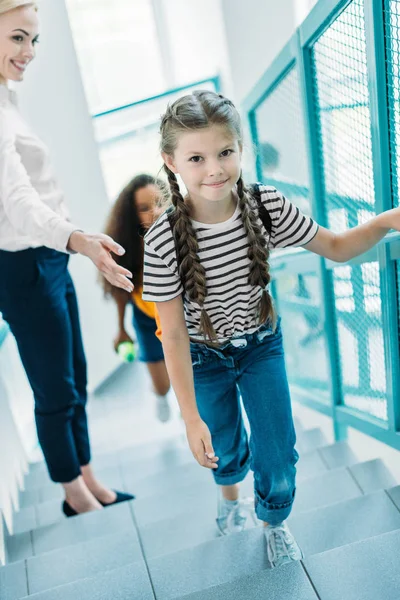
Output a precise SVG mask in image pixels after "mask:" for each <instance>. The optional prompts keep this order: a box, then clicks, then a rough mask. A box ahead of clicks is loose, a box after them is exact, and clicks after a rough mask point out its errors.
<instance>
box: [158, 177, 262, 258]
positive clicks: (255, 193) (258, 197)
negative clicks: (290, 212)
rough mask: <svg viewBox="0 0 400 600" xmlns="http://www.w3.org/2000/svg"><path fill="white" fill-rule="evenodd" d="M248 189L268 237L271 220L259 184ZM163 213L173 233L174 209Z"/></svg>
mask: <svg viewBox="0 0 400 600" xmlns="http://www.w3.org/2000/svg"><path fill="white" fill-rule="evenodd" d="M249 188H250V191H251V194H252V196H253V198H254V199H255V201H256V202H257V208H258V216H259V217H260V220H261V222H262V224H263V225H264V228H265V231H266V232H267V233H268V235H269V236H270V235H271V233H272V219H271V215H270V214H269V212H268V210H267V209H266V208H265V206H264V204H263V203H262V200H261V192H260V188H259V184H258V183H253V185H250V186H249ZM165 212H166V213H167V217H168V221H169V225H170V227H171V230H172V231H173V230H174V223H175V219H174V217H175V214H174V213H175V207H174V206H169V207H168V208H167V210H166V211H165ZM177 260H178V256H177ZM178 267H179V262H178Z"/></svg>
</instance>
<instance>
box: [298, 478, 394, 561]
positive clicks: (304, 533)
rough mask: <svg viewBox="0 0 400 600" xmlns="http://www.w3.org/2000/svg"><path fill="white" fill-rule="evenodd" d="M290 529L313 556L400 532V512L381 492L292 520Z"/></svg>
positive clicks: (304, 550)
mask: <svg viewBox="0 0 400 600" xmlns="http://www.w3.org/2000/svg"><path fill="white" fill-rule="evenodd" d="M288 525H289V527H290V530H291V531H292V533H293V535H294V536H295V538H296V540H297V542H298V543H299V544H300V546H301V548H302V550H303V553H304V555H305V556H310V555H312V554H317V553H320V552H326V551H327V550H331V549H332V548H337V547H340V546H344V545H346V544H351V543H354V542H357V541H360V540H363V539H367V538H370V537H374V536H376V535H380V534H382V533H386V532H388V531H393V530H396V529H400V511H399V510H398V509H397V508H396V507H395V506H394V505H393V503H392V501H391V500H390V498H389V497H388V494H387V493H386V492H385V491H382V490H381V491H378V492H373V493H371V494H368V495H366V496H360V497H358V498H353V499H350V500H345V501H342V502H338V503H337V504H332V505H330V506H325V507H322V508H317V509H315V510H311V511H309V512H303V513H301V514H300V515H297V516H296V515H294V516H290V517H289V519H288Z"/></svg>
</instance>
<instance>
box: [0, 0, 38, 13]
mask: <svg viewBox="0 0 400 600" xmlns="http://www.w3.org/2000/svg"><path fill="white" fill-rule="evenodd" d="M30 5H32V6H33V7H34V9H35V10H38V6H37V4H36V2H32V0H0V15H3V14H5V13H7V12H9V11H10V10H14V9H15V8H20V7H21V6H30Z"/></svg>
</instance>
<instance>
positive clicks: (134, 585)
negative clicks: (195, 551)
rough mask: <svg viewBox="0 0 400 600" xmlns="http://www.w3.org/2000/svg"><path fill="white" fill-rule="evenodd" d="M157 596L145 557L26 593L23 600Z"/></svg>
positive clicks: (120, 599) (148, 599) (149, 598)
mask: <svg viewBox="0 0 400 600" xmlns="http://www.w3.org/2000/svg"><path fill="white" fill-rule="evenodd" d="M77 598H79V600H106V599H107V600H108V599H109V598H112V600H135V599H136V598H137V599H139V598H140V600H154V594H153V591H152V587H151V582H150V579H149V576H148V573H147V569H146V565H145V563H144V561H140V562H135V563H133V564H131V565H127V566H125V567H121V568H118V569H115V570H113V571H108V572H106V573H102V574H98V575H96V577H91V578H88V579H81V580H80V581H75V582H74V583H69V584H67V585H63V586H60V587H56V588H53V589H51V590H47V591H46V592H39V593H38V594H33V595H31V596H27V597H26V598H25V597H24V600H76V599H77Z"/></svg>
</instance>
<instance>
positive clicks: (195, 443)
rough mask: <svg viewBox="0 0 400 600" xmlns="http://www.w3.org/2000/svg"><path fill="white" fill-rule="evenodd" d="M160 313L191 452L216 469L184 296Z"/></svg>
mask: <svg viewBox="0 0 400 600" xmlns="http://www.w3.org/2000/svg"><path fill="white" fill-rule="evenodd" d="M157 311H158V314H159V317H160V321H161V330H162V345H163V350H164V358H165V363H166V366H167V370H168V374H169V377H170V380H171V384H172V387H173V388H174V391H175V394H176V397H177V399H178V403H179V407H180V409H181V413H182V418H183V420H184V421H185V425H186V431H187V437H188V441H189V445H190V448H191V450H192V452H193V454H194V456H195V458H196V460H197V461H198V462H199V463H200V464H201V465H202V466H203V467H208V468H212V469H216V468H217V464H216V461H217V460H218V458H217V457H215V456H214V450H213V447H212V443H211V435H210V432H209V430H208V427H207V425H206V424H205V423H204V421H202V419H201V417H200V414H199V411H198V408H197V404H196V396H195V390H194V382H193V368H192V360H191V356H190V342H189V334H188V331H187V327H186V323H185V317H184V312H183V302H182V296H177V297H176V298H174V299H173V300H168V301H167V302H157Z"/></svg>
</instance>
